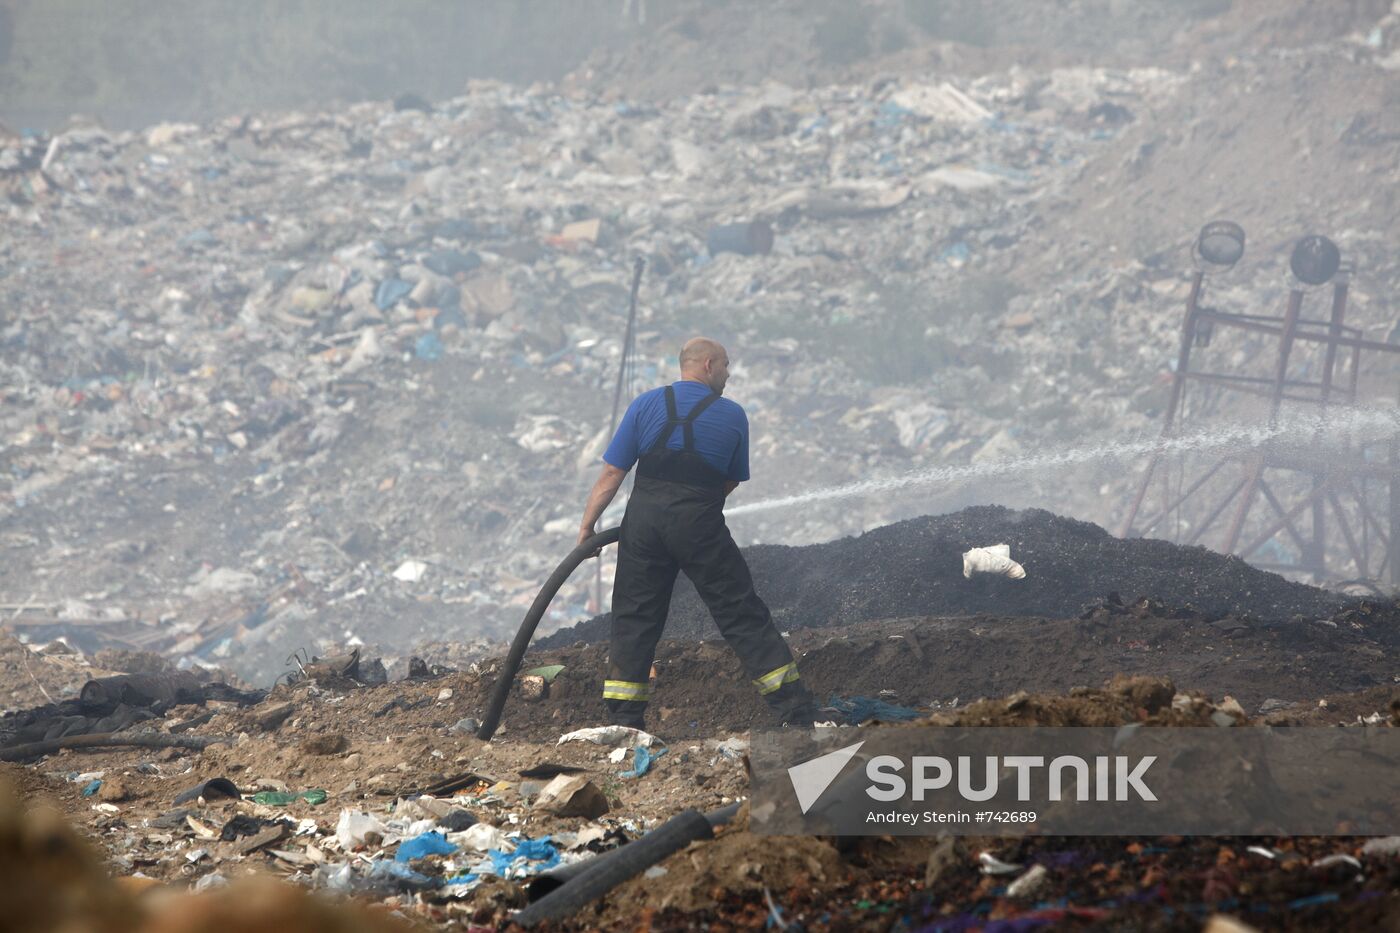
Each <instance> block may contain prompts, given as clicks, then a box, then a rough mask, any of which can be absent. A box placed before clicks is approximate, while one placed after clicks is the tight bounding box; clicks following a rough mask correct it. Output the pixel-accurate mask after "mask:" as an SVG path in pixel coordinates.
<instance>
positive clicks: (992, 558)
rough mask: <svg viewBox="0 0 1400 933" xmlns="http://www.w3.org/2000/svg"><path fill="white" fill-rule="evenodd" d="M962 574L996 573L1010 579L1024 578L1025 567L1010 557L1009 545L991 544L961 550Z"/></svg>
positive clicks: (970, 575)
mask: <svg viewBox="0 0 1400 933" xmlns="http://www.w3.org/2000/svg"><path fill="white" fill-rule="evenodd" d="M962 558H963V576H964V577H967V578H969V579H970V578H971V577H972V575H973V574H974V573H996V574H1000V575H1001V576H1003V577H1009V578H1010V579H1012V580H1024V579H1025V578H1026V569H1025V568H1024V567H1022V566H1021V565H1020V564H1018V563H1016V562H1015V561H1014V560H1012V559H1011V545H1009V544H993V545H991V546H989V547H975V548H973V549H972V550H970V551H964V552H963V556H962Z"/></svg>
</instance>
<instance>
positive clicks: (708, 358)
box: [681, 337, 729, 394]
mask: <svg viewBox="0 0 1400 933" xmlns="http://www.w3.org/2000/svg"><path fill="white" fill-rule="evenodd" d="M681 378H682V379H686V380H689V381H691V382H701V383H704V384H705V385H707V386H709V387H710V388H711V389H712V390H713V391H715V392H716V393H719V394H723V393H724V384H725V383H726V382H728V381H729V354H728V353H727V352H726V351H725V349H724V347H722V346H720V345H719V343H718V342H717V341H714V340H711V339H710V338H708V337H692V338H690V339H689V340H687V341H686V342H685V346H683V347H681Z"/></svg>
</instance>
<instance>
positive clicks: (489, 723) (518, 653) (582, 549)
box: [476, 527, 622, 740]
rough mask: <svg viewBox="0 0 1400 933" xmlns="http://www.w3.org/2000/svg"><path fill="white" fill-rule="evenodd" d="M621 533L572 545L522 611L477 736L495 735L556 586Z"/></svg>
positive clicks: (612, 530) (600, 535)
mask: <svg viewBox="0 0 1400 933" xmlns="http://www.w3.org/2000/svg"><path fill="white" fill-rule="evenodd" d="M621 536H622V528H621V527H617V528H609V529H607V530H605V531H600V532H598V533H597V534H596V535H594V536H593V537H591V538H589V539H588V540H587V541H585V542H583V543H582V544H580V545H579V546H578V547H576V548H574V549H573V550H572V551H571V552H570V553H569V556H568V557H566V558H564V560H563V561H562V562H561V563H560V564H559V566H558V567H556V568H554V573H552V574H550V577H549V579H548V580H546V581H545V584H544V586H543V587H542V588H541V589H540V592H539V594H538V595H536V596H535V601H534V602H533V603H531V604H530V611H529V612H527V613H525V620H524V621H523V622H521V623H520V630H519V631H517V632H516V633H515V641H514V642H512V643H511V646H510V654H509V655H507V656H506V663H505V666H504V667H503V668H501V678H500V680H498V681H496V687H495V689H494V690H493V691H492V693H491V705H490V706H489V707H487V710H486V717H485V718H484V719H483V720H482V721H481V728H480V729H477V730H476V737H477V738H479V739H482V740H486V739H490V738H491V736H493V735H495V734H496V727H497V726H499V725H500V724H501V713H502V712H504V711H505V708H506V700H507V699H508V698H509V697H510V688H511V685H512V684H513V683H515V675H516V673H517V672H519V670H520V662H521V661H523V660H524V659H525V651H526V649H528V648H529V647H530V639H532V638H534V637H535V628H536V627H537V626H538V625H539V624H540V619H541V618H543V617H544V611H545V610H546V609H548V608H549V604H550V601H551V600H553V599H554V594H555V593H557V592H559V587H561V586H563V585H564V581H565V580H567V579H569V575H570V574H571V573H573V572H574V570H575V569H577V567H578V565H579V564H581V563H583V562H584V561H585V560H587V559H588V558H590V557H592V556H593V555H594V554H596V553H598V552H599V551H600V550H602V549H603V548H605V547H607V546H608V545H609V544H615V543H617V539H618V538H619V537H621Z"/></svg>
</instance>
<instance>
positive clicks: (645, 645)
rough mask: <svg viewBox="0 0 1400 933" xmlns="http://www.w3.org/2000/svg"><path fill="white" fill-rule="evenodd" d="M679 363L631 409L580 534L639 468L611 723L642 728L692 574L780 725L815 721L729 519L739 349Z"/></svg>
mask: <svg viewBox="0 0 1400 933" xmlns="http://www.w3.org/2000/svg"><path fill="white" fill-rule="evenodd" d="M680 364H681V379H680V381H679V382H676V383H673V384H672V385H669V386H664V387H663V388H660V389H652V390H651V391H649V392H644V393H643V394H641V395H639V396H638V397H637V398H636V399H634V400H633V402H632V404H631V405H629V406H628V408H627V413H626V414H625V415H624V416H623V418H622V423H621V424H620V425H619V426H618V429H617V433H616V435H614V437H613V439H612V443H611V444H609V445H608V449H607V451H606V452H605V453H604V454H603V460H604V465H603V472H602V474H601V475H600V476H599V477H598V481H597V483H595V484H594V486H593V490H592V492H590V493H589V495H588V504H587V506H586V507H585V508H584V513H583V524H582V526H581V527H580V528H579V534H578V540H579V543H580V544H582V543H583V542H584V541H586V540H588V539H589V538H590V537H592V536H593V534H594V528H595V526H596V525H597V523H598V519H599V517H600V516H601V515H602V514H603V510H604V509H606V508H607V507H608V503H610V502H612V500H613V496H614V495H616V494H617V490H618V487H619V486H621V485H622V480H623V479H624V478H625V477H626V476H627V471H628V470H630V469H631V468H632V465H633V464H634V463H636V464H638V466H637V482H636V485H635V486H634V488H633V490H632V498H631V499H630V500H629V501H628V503H627V512H626V514H625V515H624V516H623V518H622V539H621V540H620V541H619V542H618V548H617V576H616V578H615V579H614V581H613V600H612V611H613V620H612V648H611V653H610V655H609V663H608V675H607V679H606V680H605V681H604V683H603V701H604V703H605V704H606V705H607V707H608V713H609V715H610V717H611V721H612V722H614V723H617V724H620V725H625V726H633V727H635V728H638V729H640V728H643V724H642V715H643V713H644V712H645V710H646V706H647V701H648V700H649V699H650V698H651V696H650V693H651V687H650V684H649V682H648V675H649V673H650V671H651V662H652V659H653V658H654V657H655V654H656V643H657V642H658V641H659V640H660V639H661V630H662V628H663V627H664V626H665V624H666V612H667V610H668V609H669V608H670V605H671V588H672V587H673V586H674V584H675V582H676V573H677V572H678V571H682V570H683V571H685V575H686V576H687V577H689V578H690V582H691V583H694V584H695V590H696V592H698V593H699V594H700V598H701V599H702V600H704V601H705V605H706V606H707V607H708V608H709V610H710V614H711V615H712V616H714V620H715V624H716V625H717V626H718V627H719V630H720V633H721V634H722V635H724V638H725V640H726V641H728V642H729V644H730V646H731V647H733V649H734V651H735V652H736V653H737V654H738V655H739V660H740V661H741V662H742V663H743V665H744V670H745V671H746V672H747V673H748V676H749V677H750V678H751V679H752V681H753V683H754V686H755V687H757V688H758V692H759V694H760V695H762V696H763V698H764V699H765V700H767V702H768V705H769V706H770V707H771V708H772V709H773V711H774V712H775V713H776V714H777V716H778V719H779V721H780V722H782V723H784V724H787V725H802V726H810V725H811V724H812V721H813V718H814V715H815V713H816V708H815V704H814V703H813V702H812V697H811V694H810V693H808V692H807V688H806V686H805V685H803V683H802V682H801V681H800V680H799V679H798V675H797V665H796V664H795V663H793V659H792V652H791V651H789V650H788V646H787V644H786V643H785V642H784V641H783V637H782V635H780V634H778V630H777V628H775V627H774V625H773V619H772V616H771V615H770V614H769V612H768V607H767V606H766V605H764V603H763V600H761V599H759V598H758V594H757V593H755V592H754V588H753V578H752V576H751V575H750V574H749V567H748V564H747V563H745V562H744V557H743V555H742V554H740V553H739V547H738V545H736V544H735V543H734V539H733V537H731V536H730V534H729V528H728V527H727V526H726V525H725V523H724V500H725V498H726V497H727V496H728V495H729V494H730V493H731V492H733V491H734V489H735V488H736V487H737V486H738V485H739V484H740V483H742V482H744V481H745V480H747V479H748V478H749V421H748V418H747V417H746V416H745V414H744V409H743V408H741V407H740V406H739V405H738V404H737V403H735V402H732V401H730V400H729V399H726V398H721V393H723V391H724V385H725V383H726V382H727V381H728V380H729V354H728V353H726V352H725V350H724V347H722V346H720V345H719V344H718V343H716V342H715V341H713V340H709V339H707V338H704V337H696V338H694V339H692V340H689V341H687V342H686V344H685V346H684V347H682V348H681V358H680Z"/></svg>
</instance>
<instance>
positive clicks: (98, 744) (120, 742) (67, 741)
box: [0, 732, 233, 761]
mask: <svg viewBox="0 0 1400 933" xmlns="http://www.w3.org/2000/svg"><path fill="white" fill-rule="evenodd" d="M232 741H233V739H226V738H224V737H223V736H217V735H215V736H204V735H170V734H169V733H166V732H99V733H97V734H95V735H70V736H67V737H65V738H62V739H49V740H47V741H44V742H29V743H27V744H25V745H11V746H10V747H9V748H0V761H20V760H21V759H24V758H33V757H35V756H37V755H48V754H51V753H53V752H56V751H59V750H61V749H65V748H121V747H129V748H192V749H195V750H203V749H205V748H208V747H209V746H210V745H215V744H217V743H219V742H224V743H229V742H232Z"/></svg>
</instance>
